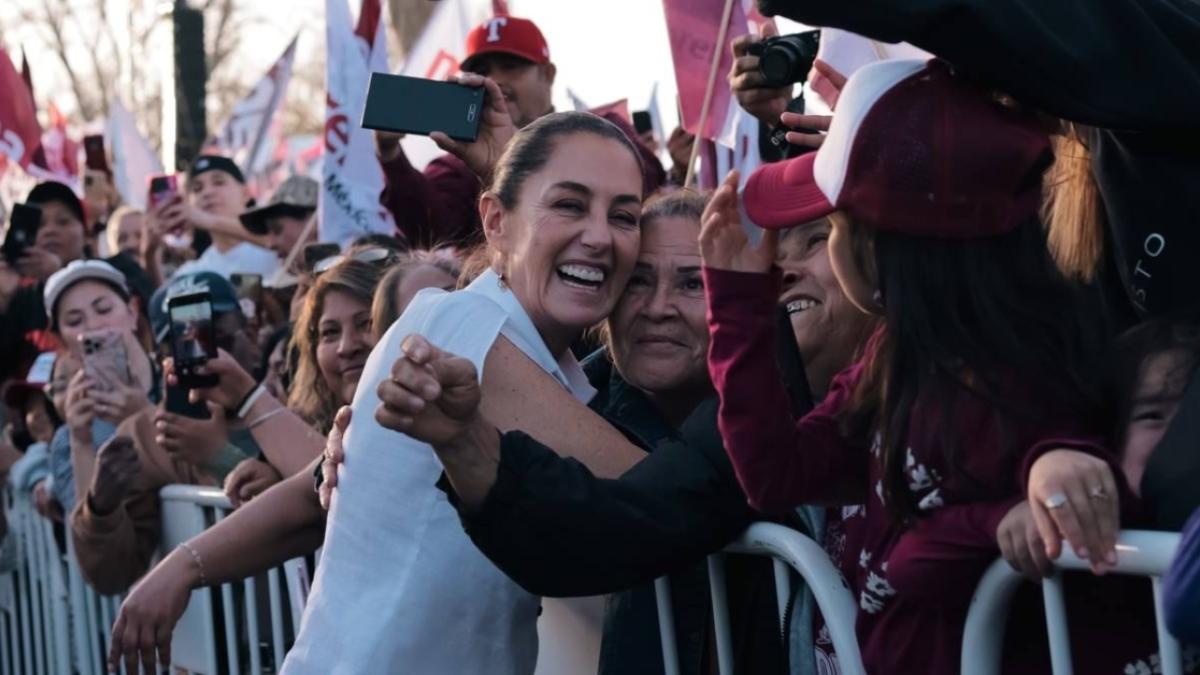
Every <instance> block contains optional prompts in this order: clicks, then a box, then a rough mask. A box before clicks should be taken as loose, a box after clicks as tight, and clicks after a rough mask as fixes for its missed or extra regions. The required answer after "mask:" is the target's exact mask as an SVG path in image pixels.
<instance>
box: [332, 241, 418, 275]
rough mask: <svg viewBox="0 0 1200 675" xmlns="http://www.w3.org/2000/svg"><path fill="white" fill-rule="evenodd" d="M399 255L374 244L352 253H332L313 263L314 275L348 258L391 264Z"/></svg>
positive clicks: (373, 263) (370, 262) (375, 263)
mask: <svg viewBox="0 0 1200 675" xmlns="http://www.w3.org/2000/svg"><path fill="white" fill-rule="evenodd" d="M398 257H399V256H398V255H397V253H396V252H395V251H393V250H391V249H386V248H381V247H378V246H373V247H371V248H364V249H362V250H359V251H355V252H354V253H352V254H350V255H344V254H338V255H331V256H329V257H328V258H323V259H321V260H319V261H317V264H315V265H313V275H318V274H322V273H324V272H328V271H329V270H330V269H332V268H333V266H334V265H337V264H338V263H340V262H342V261H343V260H346V259H348V258H352V259H354V260H357V261H358V262H362V263H369V264H372V265H379V264H383V265H390V264H391V263H393V262H395V260H396V259H397V258H398Z"/></svg>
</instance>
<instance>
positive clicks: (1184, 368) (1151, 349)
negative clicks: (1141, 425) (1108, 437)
mask: <svg viewBox="0 0 1200 675" xmlns="http://www.w3.org/2000/svg"><path fill="white" fill-rule="evenodd" d="M1167 352H1178V353H1179V354H1180V355H1181V356H1182V357H1183V360H1182V361H1180V362H1179V363H1177V364H1174V365H1175V369H1176V370H1175V372H1174V373H1171V376H1172V377H1171V381H1174V380H1175V379H1176V378H1175V377H1174V376H1176V375H1178V376H1180V377H1178V380H1179V381H1182V382H1188V381H1190V380H1191V378H1192V375H1193V374H1194V373H1195V372H1196V368H1197V367H1198V366H1200V306H1197V307H1190V308H1187V309H1184V310H1179V311H1176V312H1172V313H1170V314H1167V315H1165V316H1160V317H1156V318H1153V319H1150V320H1149V321H1145V322H1143V323H1140V324H1138V325H1136V326H1134V327H1133V328H1130V329H1129V330H1127V331H1125V332H1124V333H1122V334H1121V336H1120V337H1118V338H1117V341H1116V345H1115V346H1114V348H1113V357H1112V358H1111V359H1109V360H1108V361H1109V363H1110V364H1112V367H1111V369H1110V372H1109V378H1108V393H1109V397H1110V399H1111V400H1112V401H1113V407H1114V409H1115V411H1114V412H1115V414H1114V415H1113V416H1112V418H1113V427H1112V439H1113V447H1114V448H1116V449H1117V450H1118V451H1120V450H1121V449H1122V448H1124V447H1125V440H1126V434H1127V433H1128V430H1129V416H1130V414H1131V413H1132V412H1133V404H1134V398H1135V397H1136V396H1137V390H1138V384H1139V383H1140V382H1141V379H1142V377H1143V373H1142V370H1143V368H1144V367H1145V365H1146V362H1147V361H1148V360H1150V359H1151V358H1152V357H1154V356H1157V355H1159V354H1165V353H1167Z"/></svg>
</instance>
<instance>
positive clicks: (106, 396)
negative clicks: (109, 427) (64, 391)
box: [68, 380, 150, 424]
mask: <svg viewBox="0 0 1200 675" xmlns="http://www.w3.org/2000/svg"><path fill="white" fill-rule="evenodd" d="M112 385H113V388H112V390H111V391H104V390H102V389H92V390H90V391H89V392H88V398H89V399H91V401H92V407H93V409H94V410H95V413H96V414H97V415H99V416H100V417H102V418H104V419H106V420H108V421H110V422H112V423H113V424H120V423H121V422H122V421H124V420H126V419H128V418H130V417H132V416H134V415H136V414H137V413H139V412H141V411H142V409H144V408H148V407H150V399H149V398H147V397H146V389H145V388H144V387H142V386H141V385H140V384H138V383H136V382H135V383H133V384H125V383H124V382H121V381H120V380H116V381H114V382H113V383H112ZM68 396H69V394H68Z"/></svg>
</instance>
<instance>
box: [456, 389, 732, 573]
mask: <svg viewBox="0 0 1200 675" xmlns="http://www.w3.org/2000/svg"><path fill="white" fill-rule="evenodd" d="M699 414H703V415H705V416H706V417H711V428H709V423H708V422H707V420H706V421H705V423H704V424H697V425H694V426H695V427H697V428H699V427H703V430H695V431H693V432H692V433H691V434H690V435H691V436H692V441H691V442H689V443H681V442H667V443H664V444H661V445H660V446H659V447H657V448H655V449H654V451H653V452H651V453H650V454H649V455H648V456H647V457H646V458H645V459H643V460H642V461H641V462H639V463H638V464H637V465H636V466H634V467H633V468H632V469H630V470H629V471H628V472H626V473H625V474H624V475H623V476H621V477H620V478H618V479H615V480H604V479H599V478H597V477H596V476H594V475H593V474H592V473H591V471H589V470H588V469H587V467H585V466H584V465H582V464H580V463H579V462H577V461H575V460H572V459H564V458H562V457H559V456H558V455H557V454H555V452H554V451H553V450H551V449H550V448H548V447H546V446H544V445H542V444H541V443H539V442H538V441H537V440H535V439H533V438H532V437H530V436H529V435H528V434H525V433H523V432H520V431H512V432H509V433H506V434H504V435H503V437H502V439H501V443H500V446H501V450H500V451H501V457H500V468H499V473H498V476H497V481H496V484H495V486H494V487H493V488H492V491H491V492H490V493H489V495H488V497H487V499H486V500H485V502H484V504H483V506H482V508H481V509H480V510H479V511H478V512H476V513H466V512H463V511H462V510H461V509H460V516H461V517H462V521H463V525H464V527H465V529H466V531H467V534H468V535H469V536H470V537H471V539H472V541H474V542H475V545H476V546H477V547H478V548H479V550H481V551H482V552H483V553H484V555H486V556H487V557H488V558H489V559H491V561H492V562H493V563H495V564H496V566H497V567H499V568H500V569H501V570H503V571H504V573H505V574H507V575H508V576H509V577H511V578H512V579H513V580H514V581H516V582H517V583H518V584H520V585H521V586H522V587H523V588H525V589H526V590H528V591H529V592H531V593H534V594H537V595H543V596H550V597H570V596H587V595H598V594H601V593H610V592H614V591H617V590H621V589H625V588H629V587H630V586H634V585H636V584H639V583H643V582H646V581H649V580H651V579H654V578H655V577H658V576H661V575H663V574H666V573H668V572H671V571H674V570H676V569H678V568H679V567H681V566H683V565H685V564H687V563H692V562H695V561H697V560H699V559H701V558H703V556H705V555H707V554H709V553H712V552H714V551H717V550H720V549H721V548H722V547H724V546H725V545H726V544H727V543H729V542H730V541H732V540H733V538H734V537H736V536H737V535H738V534H739V533H740V532H741V531H742V530H743V529H745V528H746V526H747V525H749V523H750V522H751V521H752V520H753V518H754V513H753V511H751V510H750V507H749V506H747V504H746V498H745V496H744V495H743V494H742V492H741V489H740V488H739V487H738V485H737V482H736V480H735V479H734V476H733V469H732V467H731V466H730V465H729V460H728V458H727V457H726V456H725V453H724V449H723V448H722V447H721V443H720V440H719V438H720V436H719V434H717V430H716V407H715V401H714V402H713V404H712V405H711V406H706V409H705V410H703V411H701V410H698V411H697V413H695V415H699ZM714 434H715V435H716V436H715V439H714V436H713V435H714ZM701 437H703V438H701ZM442 487H443V489H445V490H447V491H448V492H449V493H450V497H451V502H452V503H454V504H455V506H456V507H457V506H458V504H457V500H456V499H455V498H454V495H453V493H452V492H450V487H449V485H448V483H447V481H444V480H443V482H442Z"/></svg>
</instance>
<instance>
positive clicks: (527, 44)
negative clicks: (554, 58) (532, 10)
mask: <svg viewBox="0 0 1200 675" xmlns="http://www.w3.org/2000/svg"><path fill="white" fill-rule="evenodd" d="M496 53H501V54H512V55H513V56H519V57H521V58H523V59H527V60H529V61H532V62H533V63H549V62H550V47H549V45H547V44H546V38H545V37H544V36H543V35H542V31H541V30H539V29H538V27H537V24H535V23H534V22H532V21H530V20H529V19H518V18H517V17H515V16H494V17H492V18H490V19H488V20H487V21H484V22H483V23H481V24H479V25H478V26H476V27H475V28H474V29H472V30H471V33H470V34H469V35H467V56H466V58H464V59H463V62H462V69H463V70H465V71H471V69H472V66H473V65H474V61H475V58H476V57H478V56H483V55H484V54H496Z"/></svg>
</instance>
